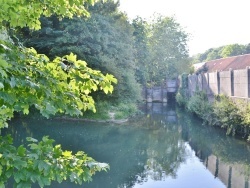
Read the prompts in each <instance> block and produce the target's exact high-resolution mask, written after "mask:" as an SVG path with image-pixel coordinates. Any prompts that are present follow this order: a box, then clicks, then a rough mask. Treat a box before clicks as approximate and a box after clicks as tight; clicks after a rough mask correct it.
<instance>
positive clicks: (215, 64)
mask: <svg viewBox="0 0 250 188" xmlns="http://www.w3.org/2000/svg"><path fill="white" fill-rule="evenodd" d="M205 66H206V68H207V72H216V71H228V70H229V69H232V70H238V69H245V68H246V67H248V66H249V67H250V54H245V55H240V56H233V57H228V58H223V59H215V60H212V61H208V62H205Z"/></svg>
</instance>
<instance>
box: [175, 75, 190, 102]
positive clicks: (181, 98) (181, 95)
mask: <svg viewBox="0 0 250 188" xmlns="http://www.w3.org/2000/svg"><path fill="white" fill-rule="evenodd" d="M179 80H180V82H181V83H180V87H179V88H178V92H177V94H176V97H175V98H176V102H177V103H178V104H179V105H180V106H184V107H185V106H186V105H187V102H188V93H187V92H188V75H187V74H182V75H180V76H179Z"/></svg>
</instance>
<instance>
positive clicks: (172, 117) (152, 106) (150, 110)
mask: <svg viewBox="0 0 250 188" xmlns="http://www.w3.org/2000/svg"><path fill="white" fill-rule="evenodd" d="M147 114H162V115H165V119H166V120H167V122H171V123H176V122H177V115H176V111H175V109H171V108H168V106H167V104H166V103H147Z"/></svg>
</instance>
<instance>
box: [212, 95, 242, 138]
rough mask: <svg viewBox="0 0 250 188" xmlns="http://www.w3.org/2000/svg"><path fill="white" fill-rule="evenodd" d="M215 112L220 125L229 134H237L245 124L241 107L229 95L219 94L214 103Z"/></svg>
mask: <svg viewBox="0 0 250 188" xmlns="http://www.w3.org/2000/svg"><path fill="white" fill-rule="evenodd" d="M213 113H214V114H215V115H216V119H217V120H218V124H219V125H220V127H222V128H224V129H226V130H227V134H228V135H229V134H232V135H235V133H236V132H239V131H240V130H241V128H242V126H243V114H242V112H241V110H240V109H239V107H238V106H237V105H236V104H235V103H234V102H233V101H232V100H231V99H229V97H227V96H224V95H219V96H217V97H216V100H215V103H214V105H213Z"/></svg>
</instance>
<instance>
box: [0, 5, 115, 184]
mask: <svg viewBox="0 0 250 188" xmlns="http://www.w3.org/2000/svg"><path fill="white" fill-rule="evenodd" d="M0 3H1V7H2V11H1V13H0V23H1V28H0V29H1V32H0V33H1V35H0V74H1V80H0V103H1V107H0V128H3V127H7V126H8V124H7V120H10V119H11V118H12V117H13V116H14V113H15V112H19V113H23V114H28V113H29V109H30V107H34V108H36V109H37V110H39V111H40V113H41V114H42V115H43V116H45V117H49V115H54V114H55V113H65V114H69V115H77V116H78V115H81V114H82V112H83V111H85V110H87V109H90V110H95V106H94V100H93V98H92V97H91V96H90V95H89V94H90V93H91V92H92V91H96V90H98V89H100V90H103V91H104V92H105V93H109V92H112V91H113V86H112V83H116V79H115V78H114V77H113V76H112V75H110V74H106V75H104V74H102V73H101V72H100V71H97V70H93V69H91V68H88V67H87V66H86V62H85V61H82V60H77V57H76V55H74V54H72V53H70V54H69V55H64V56H63V57H56V58H55V59H54V60H53V61H51V60H50V59H49V58H48V57H47V56H46V55H44V54H38V53H37V52H36V50H35V49H34V48H26V47H24V46H23V45H22V44H21V43H19V41H18V39H17V38H15V37H14V36H12V37H13V39H11V38H10V37H9V36H10V35H9V34H10V32H11V31H13V30H14V29H15V28H18V27H24V26H29V27H30V28H33V29H39V28H40V21H39V18H40V15H44V16H51V15H52V14H54V13H57V15H58V16H61V17H72V16H73V15H74V14H75V15H79V16H88V15H89V14H88V13H87V12H86V10H85V9H84V6H83V5H84V3H89V4H93V3H94V1H86V2H85V1H82V0H76V1H74V2H73V1H59V0H55V1H54V0H53V1H46V3H43V2H41V1H32V2H29V1H26V0H23V1H10V2H9V1H8V2H7V1H0ZM66 10H67V11H66ZM0 140H1V147H0V180H1V181H0V186H1V187H5V184H6V183H7V181H8V179H9V178H10V177H13V178H14V180H15V186H16V187H31V184H32V183H36V182H37V183H38V184H39V185H40V186H41V187H43V186H45V185H49V184H50V183H51V181H52V180H56V181H58V182H61V181H62V180H66V179H70V180H71V181H72V182H75V183H79V184H81V183H82V181H89V180H91V176H92V175H93V174H95V172H96V171H100V170H106V169H107V168H108V165H107V164H103V163H98V162H96V161H95V160H94V159H92V158H90V157H88V156H87V155H86V154H85V153H84V152H81V151H79V152H77V153H76V154H72V153H71V152H70V151H63V150H62V149H61V146H60V145H56V146H53V145H52V143H53V140H51V139H48V138H47V137H44V138H43V140H42V141H41V142H38V141H37V140H36V139H33V138H27V141H28V143H27V145H28V147H26V146H23V145H21V146H19V147H16V146H14V145H13V141H12V138H11V137H10V136H5V137H3V136H1V137H0ZM20 169H22V170H20Z"/></svg>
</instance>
